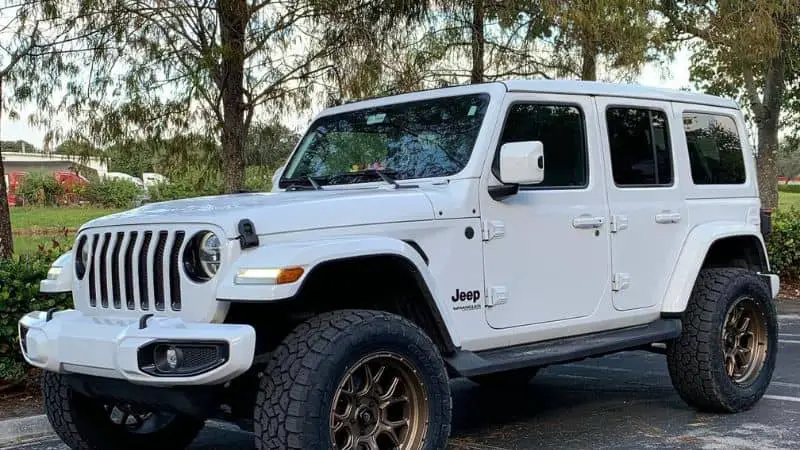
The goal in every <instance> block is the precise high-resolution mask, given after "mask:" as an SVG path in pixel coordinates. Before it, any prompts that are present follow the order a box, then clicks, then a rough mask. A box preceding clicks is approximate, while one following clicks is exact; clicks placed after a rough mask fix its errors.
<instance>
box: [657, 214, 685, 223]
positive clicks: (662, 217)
mask: <svg viewBox="0 0 800 450" xmlns="http://www.w3.org/2000/svg"><path fill="white" fill-rule="evenodd" d="M680 221H681V213H679V212H675V211H664V212H662V213H659V214H656V223H678V222H680Z"/></svg>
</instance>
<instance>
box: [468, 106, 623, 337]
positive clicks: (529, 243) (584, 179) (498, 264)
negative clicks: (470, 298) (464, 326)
mask: <svg viewBox="0 0 800 450" xmlns="http://www.w3.org/2000/svg"><path fill="white" fill-rule="evenodd" d="M504 111H505V117H504V121H503V122H502V130H499V133H497V134H498V136H497V138H496V139H497V141H496V142H497V145H496V146H495V147H494V148H493V149H492V150H493V152H492V154H493V156H494V157H493V160H492V175H491V176H489V177H486V178H487V179H485V180H484V182H483V183H482V189H481V215H482V218H483V220H484V224H485V226H484V228H485V229H484V241H485V242H484V267H485V273H486V276H485V280H486V294H487V296H488V297H487V298H486V301H487V302H488V303H489V304H491V306H488V307H487V308H486V309H485V311H486V319H487V321H488V322H489V325H490V326H492V327H494V328H508V327H516V326H522V325H530V324H536V323H543V322H552V321H557V320H567V319H575V318H580V317H586V316H589V315H591V314H592V312H593V311H594V310H595V309H596V308H597V306H598V303H599V302H600V301H601V299H602V298H603V296H604V295H605V294H607V293H608V292H609V291H610V275H611V272H610V258H611V255H610V242H609V234H608V223H607V222H608V207H607V204H606V195H605V191H604V190H605V181H604V176H603V168H602V164H603V162H602V158H601V153H600V151H601V150H600V149H601V146H600V144H599V138H598V129H597V126H596V124H597V121H596V118H595V114H596V110H595V107H594V104H593V102H592V99H591V98H590V97H584V96H570V95H550V94H511V95H509V96H508V98H507V100H506V105H505V107H504ZM534 140H536V141H541V142H542V143H543V146H544V168H545V175H544V181H543V182H542V183H541V184H538V185H532V186H521V187H520V191H519V192H518V193H517V194H515V195H511V196H509V197H506V198H503V199H498V200H495V199H493V198H491V197H490V196H489V194H488V189H487V184H489V185H497V184H500V183H499V179H498V178H497V175H498V174H499V159H498V152H499V150H500V146H501V145H502V144H504V143H507V142H519V141H534Z"/></svg>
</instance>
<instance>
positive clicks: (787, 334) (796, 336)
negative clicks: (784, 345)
mask: <svg viewBox="0 0 800 450" xmlns="http://www.w3.org/2000/svg"><path fill="white" fill-rule="evenodd" d="M778 336H780V337H788V338H800V334H792V333H779V334H778Z"/></svg>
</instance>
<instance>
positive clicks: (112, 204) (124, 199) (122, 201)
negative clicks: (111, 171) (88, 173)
mask: <svg viewBox="0 0 800 450" xmlns="http://www.w3.org/2000/svg"><path fill="white" fill-rule="evenodd" d="M142 195H143V193H142V191H141V190H140V189H139V188H138V187H137V186H136V185H135V184H133V183H132V182H130V181H128V180H117V179H114V178H105V179H102V180H99V181H96V182H94V183H89V184H88V185H87V186H86V190H85V191H84V196H85V197H86V199H87V200H89V202H91V203H92V204H93V205H95V206H103V207H106V208H118V209H125V208H132V207H134V206H136V204H137V203H138V202H139V201H141V198H142Z"/></svg>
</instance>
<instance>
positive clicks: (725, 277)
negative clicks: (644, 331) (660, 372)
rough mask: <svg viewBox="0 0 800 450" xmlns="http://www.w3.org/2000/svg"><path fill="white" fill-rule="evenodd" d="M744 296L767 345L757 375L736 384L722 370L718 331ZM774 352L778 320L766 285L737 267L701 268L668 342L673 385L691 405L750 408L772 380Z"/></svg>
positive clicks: (710, 409) (713, 408)
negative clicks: (675, 334) (678, 327)
mask: <svg viewBox="0 0 800 450" xmlns="http://www.w3.org/2000/svg"><path fill="white" fill-rule="evenodd" d="M743 297H750V298H752V299H753V300H754V301H755V304H757V305H758V309H759V312H760V314H761V315H762V317H763V318H764V320H765V326H766V335H767V336H766V338H767V349H766V356H765V359H764V362H763V365H762V367H761V370H760V372H759V373H758V375H757V377H756V378H754V379H753V380H752V381H751V382H749V383H747V384H746V385H742V384H738V383H735V382H734V381H733V380H732V379H731V377H729V376H728V374H727V373H726V371H725V358H724V350H723V349H724V344H723V339H722V330H723V327H724V325H725V321H726V320H727V314H728V310H729V309H730V307H731V306H732V305H734V304H735V302H736V301H737V300H739V299H741V298H743ZM777 350H778V320H777V312H776V309H775V303H774V301H773V300H772V296H771V295H770V289H769V288H768V287H767V285H766V282H765V281H764V280H763V278H762V277H760V276H759V275H757V274H755V273H753V272H751V271H748V270H746V269H740V268H710V269H703V270H702V271H701V272H700V274H699V275H698V277H697V281H696V282H695V286H694V289H693V291H692V295H691V298H690V299H689V303H688V305H687V307H686V311H685V313H684V314H683V331H682V333H681V335H680V337H679V338H677V339H675V340H673V341H671V342H669V343H668V345H667V363H668V367H669V373H670V377H671V378H672V384H673V386H674V387H675V389H676V390H677V391H678V394H679V395H680V396H681V398H682V399H683V400H684V401H685V402H686V403H688V404H689V405H690V406H693V407H694V408H697V409H699V410H701V411H706V412H721V413H735V412H740V411H745V410H748V409H750V408H752V407H753V406H754V405H755V404H756V403H757V402H758V401H759V400H760V399H761V397H762V396H763V395H764V392H765V391H766V390H767V387H768V385H769V383H770V381H771V379H772V373H773V371H774V369H775V363H776V358H777Z"/></svg>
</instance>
